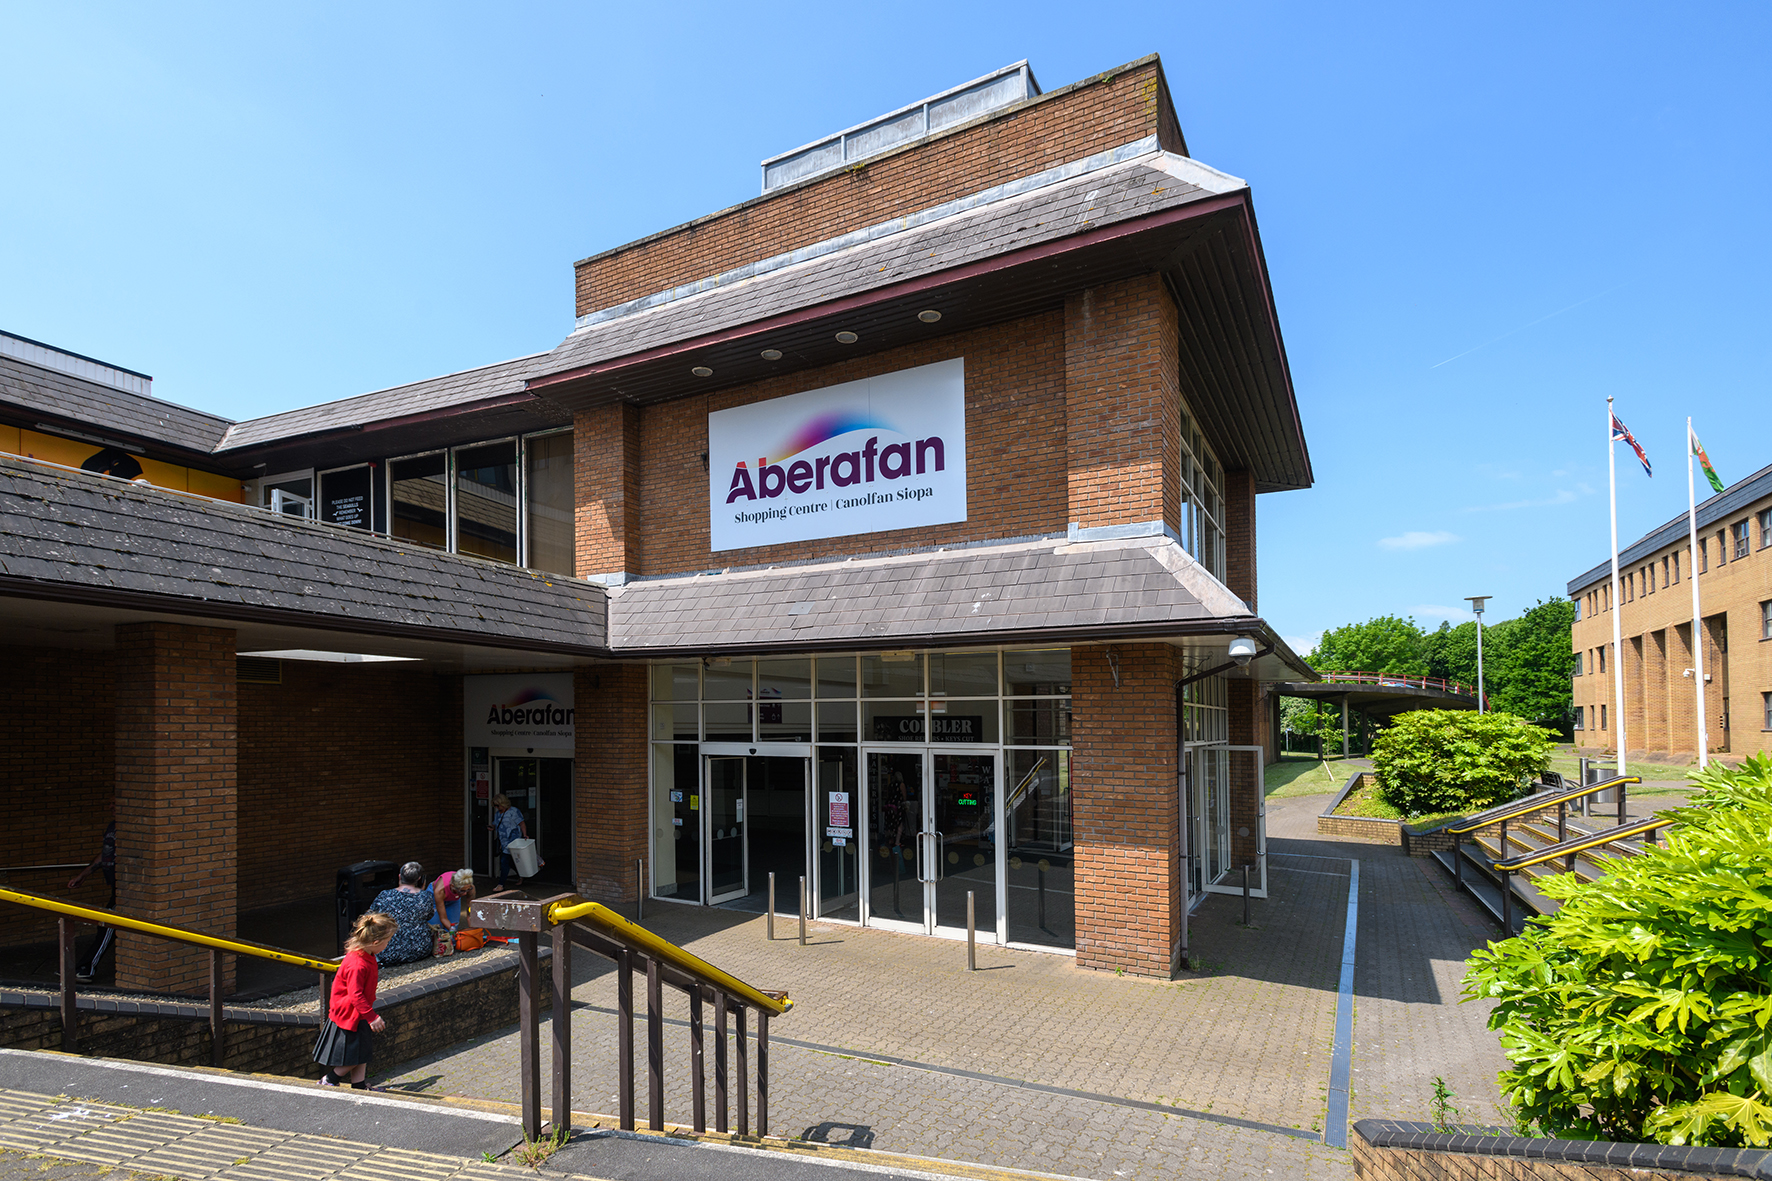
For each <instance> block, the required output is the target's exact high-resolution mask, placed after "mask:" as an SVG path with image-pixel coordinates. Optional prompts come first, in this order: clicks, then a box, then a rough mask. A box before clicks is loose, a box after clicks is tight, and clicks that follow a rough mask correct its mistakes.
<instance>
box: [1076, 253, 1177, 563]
mask: <svg viewBox="0 0 1772 1181" xmlns="http://www.w3.org/2000/svg"><path fill="white" fill-rule="evenodd" d="M1064 328H1065V333H1064V348H1065V357H1064V361H1065V413H1066V420H1065V425H1066V430H1067V439H1066V448H1067V454H1068V463H1069V501H1070V512H1069V520H1070V521H1071V522H1074V523H1075V524H1077V525H1080V526H1083V527H1085V528H1088V527H1091V526H1100V525H1125V524H1133V523H1136V522H1143V521H1159V520H1166V521H1169V522H1170V523H1171V525H1173V524H1174V523H1175V522H1176V519H1177V515H1176V514H1177V497H1178V488H1179V485H1177V484H1176V483H1175V478H1176V473H1175V467H1174V465H1175V463H1176V461H1177V460H1178V459H1179V456H1180V441H1179V439H1180V436H1179V430H1180V422H1179V418H1178V416H1177V413H1176V410H1177V407H1178V406H1179V404H1180V403H1179V394H1178V373H1177V361H1176V340H1177V334H1178V332H1179V326H1178V323H1177V320H1176V308H1175V301H1174V300H1173V299H1171V298H1170V296H1169V292H1168V291H1167V290H1166V289H1165V288H1164V286H1163V281H1162V280H1161V279H1160V278H1159V277H1158V276H1156V275H1141V276H1139V277H1137V278H1135V279H1127V280H1124V281H1122V282H1119V283H1109V284H1106V285H1105V286H1102V287H1095V288H1091V289H1089V290H1086V291H1082V292H1078V293H1076V294H1074V295H1071V296H1070V297H1068V298H1067V299H1066V300H1065V307H1064Z"/></svg>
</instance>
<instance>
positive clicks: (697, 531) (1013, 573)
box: [0, 56, 1314, 988]
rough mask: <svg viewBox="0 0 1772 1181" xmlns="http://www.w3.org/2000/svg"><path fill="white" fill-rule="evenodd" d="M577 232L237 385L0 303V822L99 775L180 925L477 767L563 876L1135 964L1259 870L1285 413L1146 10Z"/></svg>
mask: <svg viewBox="0 0 1772 1181" xmlns="http://www.w3.org/2000/svg"><path fill="white" fill-rule="evenodd" d="M576 276H577V283H576V295H577V307H576V309H575V310H576V323H575V326H574V329H573V331H572V333H571V334H570V335H569V336H567V338H566V339H565V340H564V341H563V342H562V343H561V344H560V345H559V346H558V347H556V348H555V349H553V350H551V351H549V352H547V353H542V354H537V355H534V356H529V357H522V358H517V359H515V360H511V361H506V362H501V363H499V364H496V365H490V366H486V367H484V368H481V369H476V370H471V371H468V372H465V373H458V374H451V375H448V376H446V377H442V378H436V379H431V380H427V381H421V382H415V383H413V384H411V385H407V386H402V387H398V388H396V389H392V390H383V391H378V392H375V393H371V394H365V395H363V396H361V397H357V398H350V399H345V400H343V401H339V402H332V403H327V404H324V405H320V406H315V407H310V408H306V409H301V410H295V411H291V412H288V413H284V414H277V415H272V416H269V417H266V418H261V419H256V420H252V421H248V422H240V423H235V422H229V421H227V420H224V419H221V418H218V417H215V416H212V415H207V414H203V413H201V412H198V411H190V410H185V409H182V408H179V407H175V406H172V405H170V404H168V403H165V402H160V401H158V400H156V399H154V398H153V397H152V396H151V384H150V382H149V379H147V378H144V377H143V376H142V375H139V374H133V373H131V372H129V371H127V370H122V369H120V368H118V367H115V366H110V365H106V364H103V363H100V362H95V361H92V360H90V359H87V358H82V357H78V356H75V355H74V354H70V353H66V352H64V351H62V350H59V349H55V348H52V347H49V346H43V345H39V344H36V343H35V342H30V341H24V340H22V339H19V338H14V337H0V451H3V452H5V453H6V454H4V455H0V593H3V594H5V595H6V596H8V598H7V604H8V611H7V614H6V619H5V622H4V624H0V645H4V647H5V653H4V656H5V659H6V660H7V663H8V665H9V667H10V668H11V669H13V670H14V674H13V677H12V678H11V680H10V685H11V690H10V692H11V696H12V705H13V708H10V709H8V710H6V711H5V713H6V718H7V720H6V722H5V723H3V725H5V726H6V727H7V734H6V741H5V743H4V745H3V750H4V753H3V754H0V759H5V760H7V761H8V763H9V766H8V770H9V771H10V774H9V775H8V776H7V780H8V783H9V785H10V786H9V789H8V790H10V791H11V792H13V794H14V797H15V799H14V802H13V803H14V814H15V815H19V814H23V813H25V812H28V811H32V810H37V811H39V812H40V813H41V814H42V816H43V818H44V823H43V825H41V826H31V827H29V828H23V827H16V826H15V827H11V828H9V830H8V834H7V836H6V837H5V838H4V840H5V842H6V848H5V849H4V851H3V852H0V856H4V857H5V859H6V862H7V864H27V863H37V862H42V861H46V860H47V861H56V860H84V859H85V858H86V857H87V856H89V855H90V854H89V853H88V848H89V847H90V846H92V845H94V844H95V843H96V841H97V836H98V831H99V829H100V828H101V827H102V822H103V819H104V817H105V816H106V815H107V814H109V812H110V811H111V810H112V809H113V808H114V809H115V814H116V816H117V820H118V826H119V834H120V842H119V846H120V852H119V867H120V868H119V882H120V885H119V890H120V902H119V904H120V905H121V906H123V907H124V908H126V909H129V910H131V911H132V912H136V913H141V914H146V915H154V916H163V917H166V918H168V919H171V920H173V921H182V922H192V923H196V924H198V925H205V926H208V927H211V928H214V929H231V927H232V924H233V923H234V921H235V919H236V916H237V915H238V913H239V912H240V911H241V910H243V909H251V908H255V907H262V906H269V905H273V904H276V903H280V902H287V901H291V900H298V899H303V898H310V897H314V896H316V895H319V894H323V893H325V892H326V891H327V890H329V888H330V884H331V881H332V877H333V873H334V871H335V870H336V869H337V867H339V866H341V865H344V864H347V863H349V862H351V861H354V860H357V859H359V858H365V857H383V858H388V859H393V860H405V859H407V858H414V857H415V858H417V859H419V860H422V861H424V862H425V863H426V865H427V866H429V867H436V868H439V869H440V868H441V867H443V866H446V865H453V864H458V863H461V862H464V861H465V862H467V863H469V864H471V865H473V866H474V868H476V869H477V870H479V871H481V872H487V871H489V870H491V869H492V868H494V862H493V856H492V851H491V849H490V848H489V844H488V837H487V834H486V830H485V820H486V817H487V800H488V797H489V796H490V795H492V794H494V793H497V792H504V793H505V794H508V795H509V796H511V797H512V799H513V801H514V802H515V803H516V804H517V805H518V806H519V807H520V808H522V809H523V811H524V813H525V816H526V818H527V819H528V821H529V824H530V827H531V830H532V832H533V834H534V835H535V836H536V838H537V840H538V843H539V845H540V852H541V855H542V857H543V858H544V859H545V861H546V865H545V867H544V868H543V870H542V873H541V875H540V880H541V882H542V883H553V884H558V885H559V886H561V887H564V888H571V889H576V890H578V891H579V892H581V893H583V894H585V895H587V896H589V897H592V898H597V899H602V900H606V901H609V902H612V903H617V904H631V903H632V902H633V901H634V900H635V898H636V896H637V894H638V893H639V892H640V891H641V890H644V891H645V892H646V894H647V895H648V896H649V897H651V898H656V899H660V900H664V901H671V902H677V903H682V904H688V905H713V904H723V903H725V904H731V903H737V904H739V905H746V904H750V905H754V904H755V899H756V898H757V896H758V894H759V893H760V891H761V890H762V888H763V883H764V880H765V876H766V875H767V874H768V873H769V872H772V871H773V872H775V873H776V874H777V875H778V881H779V882H781V883H782V886H781V890H780V896H781V902H782V904H783V905H784V907H786V908H788V909H791V907H792V902H791V897H792V894H793V893H794V891H795V889H796V883H797V879H798V878H799V877H800V876H802V875H804V876H805V877H806V879H807V881H808V884H809V889H810V893H811V903H810V905H811V908H812V910H813V911H814V913H815V914H816V915H818V916H820V917H823V918H826V919H829V920H832V921H836V922H854V923H864V924H869V925H875V926H883V927H888V928H893V929H898V930H903V931H907V932H920V933H924V934H929V935H936V936H941V935H953V934H955V933H957V932H960V931H962V930H963V928H964V923H965V905H966V902H965V899H966V896H967V894H968V893H970V894H972V895H974V896H975V898H976V903H977V916H978V927H979V932H980V937H981V938H984V939H986V940H996V941H999V942H1003V943H1007V944H1015V945H1020V946H1029V947H1038V948H1044V949H1049V950H1055V951H1062V952H1071V953H1074V954H1075V955H1076V956H1077V958H1078V960H1079V962H1080V963H1083V964H1086V965H1088V966H1092V967H1100V968H1122V969H1124V970H1127V971H1132V972H1139V973H1145V974H1151V975H1165V974H1167V973H1169V972H1171V971H1172V970H1173V968H1174V966H1175V963H1176V960H1177V957H1178V956H1179V954H1180V952H1181V950H1182V948H1183V947H1184V946H1185V941H1186V922H1187V919H1186V916H1187V911H1188V908H1189V906H1190V905H1192V904H1194V903H1196V902H1197V901H1198V900H1199V899H1200V898H1202V897H1204V896H1205V895H1206V894H1207V893H1209V892H1211V891H1213V890H1229V889H1232V888H1233V887H1232V885H1231V884H1230V883H1231V878H1232V876H1233V874H1235V875H1237V876H1238V880H1239V882H1240V871H1241V867H1242V866H1243V865H1245V864H1249V865H1253V866H1254V868H1255V871H1256V881H1257V883H1258V885H1260V886H1265V881H1266V873H1265V868H1266V867H1265V855H1264V837H1263V820H1262V815H1263V809H1262V793H1261V786H1260V785H1261V772H1262V765H1263V762H1264V761H1266V760H1268V759H1271V758H1272V757H1273V751H1274V744H1273V736H1272V734H1271V732H1270V726H1269V719H1270V717H1271V710H1270V709H1269V707H1268V703H1267V701H1266V700H1265V694H1264V688H1263V686H1264V684H1265V683H1271V682H1276V681H1293V680H1297V679H1299V678H1301V677H1305V678H1309V677H1311V676H1314V674H1313V673H1311V671H1310V670H1309V669H1308V667H1306V666H1305V665H1304V663H1303V662H1302V661H1301V660H1300V659H1299V658H1298V656H1297V655H1296V654H1294V653H1293V652H1291V651H1290V650H1289V649H1288V648H1287V646H1286V644H1285V643H1284V641H1283V640H1281V639H1280V638H1279V636H1278V635H1277V634H1276V633H1275V631H1274V630H1273V629H1272V628H1271V627H1270V626H1269V625H1268V624H1267V623H1266V622H1265V621H1264V620H1263V619H1262V618H1261V617H1260V615H1259V614H1258V610H1257V604H1258V594H1257V571H1256V500H1257V496H1258V495H1259V494H1260V493H1263V492H1271V491H1279V490H1284V489H1298V488H1305V487H1308V486H1309V485H1310V483H1311V471H1310V460H1309V456H1308V453H1307V451H1306V448H1305V442H1304V437H1303V432H1302V429H1301V426H1300V422H1299V417H1298V411H1297V405H1296V401H1295V399H1294V395H1293V391H1292V386H1291V380H1290V376H1289V373H1288V370H1287V365H1286V357H1285V349H1284V344H1283V341H1282V339H1281V336H1280V330H1279V324H1278V320H1277V317H1276V314H1275V310H1274V306H1273V298H1272V292H1271V290H1270V287H1269V284H1268V280H1267V274H1266V270H1265V263H1264V259H1263V255H1262V250H1261V242H1260V237H1259V234H1258V231H1257V228H1256V223H1255V217H1254V211H1253V205H1252V200H1251V195H1250V191H1249V188H1248V186H1247V184H1246V183H1245V182H1243V181H1241V180H1238V179H1236V178H1235V177H1231V176H1228V175H1226V174H1224V173H1221V172H1218V171H1216V170H1214V169H1212V168H1210V167H1208V166H1206V165H1204V164H1201V163H1199V162H1197V161H1195V160H1193V159H1191V158H1189V157H1188V155H1187V148H1186V144H1185V142H1184V140H1183V138H1182V133H1181V130H1180V125H1179V123H1178V121H1177V120H1176V117H1175V112H1174V110H1173V107H1172V104H1171V102H1170V98H1169V93H1168V90H1167V85H1166V82H1165V79H1164V76H1163V71H1162V68H1161V64H1160V62H1159V61H1158V60H1157V59H1156V58H1155V57H1154V56H1153V57H1149V58H1145V59H1141V60H1139V61H1136V62H1133V63H1130V64H1128V65H1126V66H1123V67H1121V68H1119V69H1116V70H1113V71H1110V72H1108V73H1105V74H1101V75H1098V76H1096V77H1093V78H1089V79H1087V80H1085V81H1083V82H1079V83H1077V84H1074V85H1072V86H1067V87H1064V88H1062V89H1059V90H1054V91H1050V92H1044V93H1042V92H1041V91H1040V89H1039V88H1038V86H1037V84H1036V83H1035V81H1034V78H1033V75H1032V72H1031V71H1030V70H1029V69H1028V68H1027V66H1026V64H1025V63H1021V64H1018V65H1015V66H1011V67H1008V68H1006V69H1004V70H1001V71H998V72H996V73H994V74H992V75H988V76H986V77H984V78H981V79H977V80H974V81H973V82H970V83H967V84H965V85H963V86H960V87H956V88H955V89H953V90H951V91H947V92H944V93H943V94H939V95H935V96H932V97H931V98H929V99H927V100H925V101H923V102H921V103H917V104H913V105H912V106H910V107H906V108H904V109H902V110H899V111H895V112H892V113H890V114H888V115H885V116H882V117H881V118H879V119H876V120H873V121H870V122H869V123H867V124H864V125H861V126H859V127H855V128H851V129H849V130H848V131H845V132H842V133H838V134H835V135H832V136H830V137H828V138H826V139H824V140H821V141H818V142H816V143H814V144H810V145H807V146H806V147H803V148H801V149H797V150H796V151H793V152H789V153H786V154H784V155H782V156H779V157H775V158H773V159H771V160H768V161H765V162H764V164H763V192H762V194H761V195H760V196H759V197H757V198H755V199H753V200H750V201H747V202H744V203H743V204H740V205H737V206H734V207H731V208H729V209H724V210H720V211H718V212H716V213H712V214H709V215H707V216H705V217H702V218H698V219H697V220H695V221H693V222H690V223H687V224H685V225H682V226H677V227H674V228H672V229H668V230H664V231H662V232H660V233H657V234H653V235H651V236H649V237H647V238H644V239H641V240H639V241H637V242H633V243H630V244H628V245H626V246H623V247H620V248H618V249H615V250H610V251H606V252H604V253H602V254H599V255H595V256H593V257H591V258H587V259H585V260H583V261H582V262H580V263H578V264H577V266H576ZM9 432H10V433H9ZM15 880H18V879H15ZM21 884H23V883H21ZM26 888H30V886H29V885H26ZM746 900H749V902H748V903H747V901H746ZM30 935H31V932H30V931H29V930H28V929H25V928H23V927H21V928H20V929H19V930H18V931H15V932H14V933H13V937H14V938H15V939H17V938H25V937H28V936H30ZM151 954H152V955H154V956H159V957H161V958H150V952H149V950H148V949H147V948H145V947H143V946H139V945H127V944H126V945H125V946H124V947H123V949H122V954H121V956H120V966H119V979H120V980H122V981H124V982H127V983H133V984H135V985H137V986H152V987H159V988H174V987H182V986H184V985H186V984H189V983H191V982H193V981H195V980H197V979H198V978H199V977H200V973H201V971H202V969H203V966H204V965H203V964H202V963H201V962H198V961H197V960H192V961H191V962H189V963H186V962H183V961H182V960H180V959H179V958H178V956H177V955H176V954H172V955H171V958H166V957H167V956H168V954H169V953H166V952H163V951H155V952H153V953H151Z"/></svg>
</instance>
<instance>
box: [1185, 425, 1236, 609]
mask: <svg viewBox="0 0 1772 1181" xmlns="http://www.w3.org/2000/svg"><path fill="white" fill-rule="evenodd" d="M1180 472H1181V489H1180V492H1181V520H1180V525H1181V546H1182V548H1183V549H1185V550H1187V552H1188V553H1190V554H1192V555H1193V556H1194V557H1195V558H1197V559H1199V562H1200V564H1201V565H1202V566H1204V567H1206V569H1207V571H1208V572H1210V573H1211V574H1212V576H1213V577H1214V578H1217V579H1218V580H1219V581H1220V582H1222V581H1224V576H1225V565H1224V562H1225V544H1224V495H1223V488H1224V480H1223V478H1224V469H1223V468H1221V467H1220V466H1219V463H1218V457H1217V456H1216V455H1214V454H1213V453H1212V448H1211V447H1210V446H1208V445H1207V443H1206V439H1205V437H1204V436H1203V435H1201V434H1200V431H1199V428H1198V427H1197V425H1196V424H1195V422H1194V418H1193V416H1192V415H1191V414H1189V413H1188V411H1187V409H1186V408H1185V407H1184V408H1183V409H1182V410H1181V455H1180Z"/></svg>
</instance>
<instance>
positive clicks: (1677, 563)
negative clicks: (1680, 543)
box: [1674, 550, 1680, 582]
mask: <svg viewBox="0 0 1772 1181" xmlns="http://www.w3.org/2000/svg"><path fill="white" fill-rule="evenodd" d="M1674 581H1675V582H1678V581H1680V551H1679V550H1675V551H1674Z"/></svg>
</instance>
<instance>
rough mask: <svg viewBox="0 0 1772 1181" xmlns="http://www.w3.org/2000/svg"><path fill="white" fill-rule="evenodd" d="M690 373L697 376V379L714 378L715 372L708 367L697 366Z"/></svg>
mask: <svg viewBox="0 0 1772 1181" xmlns="http://www.w3.org/2000/svg"><path fill="white" fill-rule="evenodd" d="M689 372H691V373H693V374H695V376H697V377H712V376H713V375H714V371H713V370H712V369H709V368H708V367H707V366H706V365H697V366H696V367H695V368H694V369H691V370H690V371H689Z"/></svg>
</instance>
